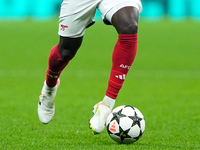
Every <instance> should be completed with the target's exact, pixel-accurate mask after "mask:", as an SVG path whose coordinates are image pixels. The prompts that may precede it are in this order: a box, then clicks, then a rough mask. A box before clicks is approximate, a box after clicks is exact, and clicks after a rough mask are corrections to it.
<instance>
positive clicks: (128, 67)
mask: <svg viewBox="0 0 200 150" xmlns="http://www.w3.org/2000/svg"><path fill="white" fill-rule="evenodd" d="M120 67H121V68H124V69H128V70H129V69H130V68H131V66H128V65H124V64H121V65H120Z"/></svg>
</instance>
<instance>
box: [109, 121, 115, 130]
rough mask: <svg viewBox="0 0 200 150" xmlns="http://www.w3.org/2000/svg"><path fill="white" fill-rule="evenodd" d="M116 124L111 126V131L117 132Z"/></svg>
mask: <svg viewBox="0 0 200 150" xmlns="http://www.w3.org/2000/svg"><path fill="white" fill-rule="evenodd" d="M115 123H116V122H113V124H112V125H111V127H110V131H113V132H116V125H115Z"/></svg>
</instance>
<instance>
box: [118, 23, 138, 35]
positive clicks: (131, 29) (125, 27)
mask: <svg viewBox="0 0 200 150" xmlns="http://www.w3.org/2000/svg"><path fill="white" fill-rule="evenodd" d="M117 30H118V33H119V34H136V33H137V31H138V22H137V21H135V20H132V21H131V20H130V21H128V22H125V23H124V24H122V25H121V26H120V28H119V29H117Z"/></svg>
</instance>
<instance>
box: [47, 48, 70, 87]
mask: <svg viewBox="0 0 200 150" xmlns="http://www.w3.org/2000/svg"><path fill="white" fill-rule="evenodd" d="M68 63H69V61H67V62H65V61H63V59H62V58H61V56H60V53H59V49H58V45H56V46H54V47H53V48H52V49H51V52H50V55H49V59H48V69H47V71H46V84H47V85H48V86H49V87H54V86H55V85H56V84H57V80H58V78H59V76H60V74H61V72H62V70H63V69H64V68H65V66H66V65H67V64H68Z"/></svg>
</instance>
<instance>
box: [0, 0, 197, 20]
mask: <svg viewBox="0 0 200 150" xmlns="http://www.w3.org/2000/svg"><path fill="white" fill-rule="evenodd" d="M61 2H62V0H34V1H30V0H0V21H2V20H23V19H32V20H41V21H42V20H49V19H52V18H54V17H55V16H57V15H58V14H59V9H60V4H61ZM142 4H143V8H144V10H143V12H142V13H141V14H140V15H141V18H144V19H146V20H150V21H157V20H159V19H162V18H163V17H168V18H170V19H172V20H174V21H183V20H185V19H188V18H189V19H192V20H194V21H200V9H199V6H200V0H142ZM99 18H101V16H100V13H99V12H98V11H97V13H96V19H97V20H98V19H99Z"/></svg>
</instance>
